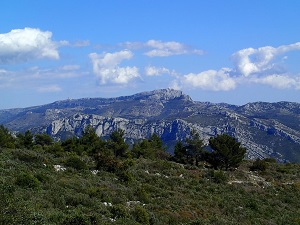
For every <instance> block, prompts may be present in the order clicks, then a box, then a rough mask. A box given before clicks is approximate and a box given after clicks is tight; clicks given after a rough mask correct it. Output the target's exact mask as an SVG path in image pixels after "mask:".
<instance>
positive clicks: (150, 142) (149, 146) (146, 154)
mask: <svg viewBox="0 0 300 225" xmlns="http://www.w3.org/2000/svg"><path fill="white" fill-rule="evenodd" d="M131 153H132V155H133V157H135V158H140V157H143V158H148V159H168V158H169V157H170V156H169V155H168V153H166V148H165V147H164V146H163V142H162V140H161V139H160V137H159V136H158V135H157V134H155V133H154V134H152V135H151V137H150V139H143V140H142V141H140V143H136V144H135V145H134V146H133V148H132V151H131Z"/></svg>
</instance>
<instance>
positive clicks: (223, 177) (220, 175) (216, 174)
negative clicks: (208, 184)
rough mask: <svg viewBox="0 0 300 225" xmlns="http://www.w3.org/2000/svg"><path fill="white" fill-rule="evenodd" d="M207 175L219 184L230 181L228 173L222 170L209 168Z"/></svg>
mask: <svg viewBox="0 0 300 225" xmlns="http://www.w3.org/2000/svg"><path fill="white" fill-rule="evenodd" d="M207 177H208V178H210V179H211V180H212V181H214V182H215V183H218V184H224V183H226V182H227V181H228V176H227V174H226V173H225V172H224V171H222V170H209V172H208V174H207Z"/></svg>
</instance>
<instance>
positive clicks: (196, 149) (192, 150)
mask: <svg viewBox="0 0 300 225" xmlns="http://www.w3.org/2000/svg"><path fill="white" fill-rule="evenodd" d="M186 143H187V146H186V147H185V149H186V154H187V156H188V160H190V161H191V164H193V163H194V162H195V163H196V166H198V164H199V161H201V160H203V154H204V151H203V147H204V143H203V140H202V139H200V136H199V134H198V133H197V132H196V130H192V131H191V138H188V139H187V140H186Z"/></svg>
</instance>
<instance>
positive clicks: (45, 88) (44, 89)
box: [38, 85, 62, 93]
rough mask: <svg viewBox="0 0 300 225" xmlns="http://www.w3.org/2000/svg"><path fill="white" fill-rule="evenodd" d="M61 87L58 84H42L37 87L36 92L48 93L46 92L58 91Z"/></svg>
mask: <svg viewBox="0 0 300 225" xmlns="http://www.w3.org/2000/svg"><path fill="white" fill-rule="evenodd" d="M61 90H62V89H61V87H59V86H58V85H49V86H42V87H39V88H38V92H42V93H48V92H59V91H61Z"/></svg>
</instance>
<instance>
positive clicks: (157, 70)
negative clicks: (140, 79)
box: [145, 66, 176, 76]
mask: <svg viewBox="0 0 300 225" xmlns="http://www.w3.org/2000/svg"><path fill="white" fill-rule="evenodd" d="M145 74H146V75H147V76H159V75H162V74H169V75H176V72H175V71H171V70H169V69H167V68H165V67H155V66H147V67H146V68H145Z"/></svg>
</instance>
